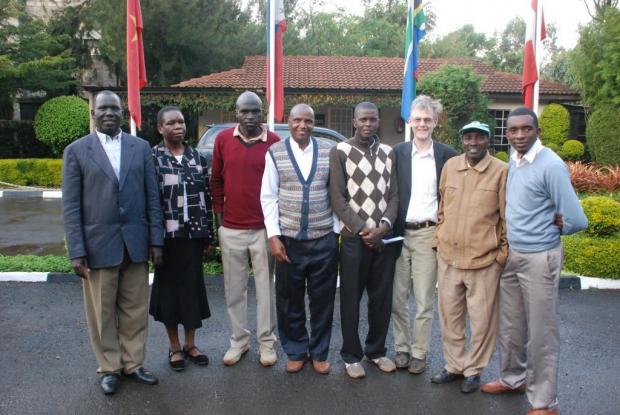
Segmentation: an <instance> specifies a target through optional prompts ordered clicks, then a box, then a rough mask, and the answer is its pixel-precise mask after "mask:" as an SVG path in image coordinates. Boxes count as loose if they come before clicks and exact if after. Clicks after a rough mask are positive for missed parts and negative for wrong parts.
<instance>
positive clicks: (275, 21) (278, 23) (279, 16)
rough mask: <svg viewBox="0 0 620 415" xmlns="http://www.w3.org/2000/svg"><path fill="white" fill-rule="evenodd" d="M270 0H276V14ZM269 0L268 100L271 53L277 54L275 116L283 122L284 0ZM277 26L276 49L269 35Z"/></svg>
mask: <svg viewBox="0 0 620 415" xmlns="http://www.w3.org/2000/svg"><path fill="white" fill-rule="evenodd" d="M270 1H275V3H276V4H275V10H276V12H275V14H274V16H271V15H270V14H269V13H270V7H269V6H270V4H269V3H270ZM270 1H268V2H267V101H268V102H271V85H270V77H271V65H270V64H269V61H270V59H271V54H272V53H273V54H274V56H275V59H274V61H275V64H274V69H275V73H274V105H273V106H274V118H275V120H276V121H278V122H282V119H283V118H284V74H283V72H284V71H283V67H284V50H283V46H282V34H283V33H284V31H285V30H286V20H285V17H284V5H283V3H282V0H270ZM272 25H273V26H275V29H274V31H275V39H274V40H275V48H274V49H275V50H270V48H269V37H270V35H271V32H272V30H271V26H272Z"/></svg>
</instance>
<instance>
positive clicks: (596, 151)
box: [586, 105, 620, 165]
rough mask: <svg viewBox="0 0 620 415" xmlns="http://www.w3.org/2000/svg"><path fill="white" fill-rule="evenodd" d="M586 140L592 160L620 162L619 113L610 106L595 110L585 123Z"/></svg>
mask: <svg viewBox="0 0 620 415" xmlns="http://www.w3.org/2000/svg"><path fill="white" fill-rule="evenodd" d="M586 142H587V145H588V149H589V150H590V154H591V155H592V158H593V159H594V161H596V162H597V163H599V164H609V165H617V164H620V113H619V112H618V109H617V108H615V107H613V106H611V105H607V106H601V107H600V108H599V109H597V110H595V111H594V112H593V113H592V115H590V117H589V118H588V121H587V123H586Z"/></svg>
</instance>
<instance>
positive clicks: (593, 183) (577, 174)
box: [566, 161, 620, 193]
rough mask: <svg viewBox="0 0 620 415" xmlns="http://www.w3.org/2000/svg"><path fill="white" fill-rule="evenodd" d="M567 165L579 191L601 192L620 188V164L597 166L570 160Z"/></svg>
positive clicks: (574, 185) (572, 180)
mask: <svg viewBox="0 0 620 415" xmlns="http://www.w3.org/2000/svg"><path fill="white" fill-rule="evenodd" d="M566 165H567V166H568V171H569V172H570V178H571V182H572V183H573V187H574V188H575V190H576V191H577V192H580V193H600V192H614V191H615V190H617V189H620V166H613V167H601V168H597V167H596V166H594V165H593V164H585V163H582V162H580V161H576V162H570V161H569V162H567V163H566Z"/></svg>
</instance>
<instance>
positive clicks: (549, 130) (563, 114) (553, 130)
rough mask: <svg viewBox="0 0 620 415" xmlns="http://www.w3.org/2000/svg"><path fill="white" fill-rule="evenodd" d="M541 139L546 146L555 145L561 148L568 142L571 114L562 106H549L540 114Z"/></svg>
mask: <svg viewBox="0 0 620 415" xmlns="http://www.w3.org/2000/svg"><path fill="white" fill-rule="evenodd" d="M538 125H539V126H540V138H541V140H542V142H543V143H544V144H545V145H548V144H551V143H554V144H557V145H558V146H561V145H562V144H564V142H565V141H566V138H567V136H568V131H569V130H570V114H569V113H568V110H567V109H566V108H564V107H563V106H562V105H560V104H549V105H547V106H546V107H545V108H544V109H543V112H542V114H540V119H539V120H538Z"/></svg>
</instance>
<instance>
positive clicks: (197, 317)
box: [149, 238, 211, 330]
mask: <svg viewBox="0 0 620 415" xmlns="http://www.w3.org/2000/svg"><path fill="white" fill-rule="evenodd" d="M204 246H205V240H204V239H187V238H171V239H165V240H164V249H163V263H162V265H160V266H157V267H155V278H154V279H153V287H152V289H151V304H150V307H149V313H150V314H151V315H152V316H153V318H154V319H155V320H156V321H161V322H162V323H164V324H165V325H166V326H177V325H178V324H182V325H183V327H185V328H186V329H190V330H191V329H197V328H199V327H202V320H203V319H206V318H209V317H210V316H211V311H210V310H209V302H208V301H207V290H206V288H205V284H204V279H203V275H202V256H203V249H204Z"/></svg>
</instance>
